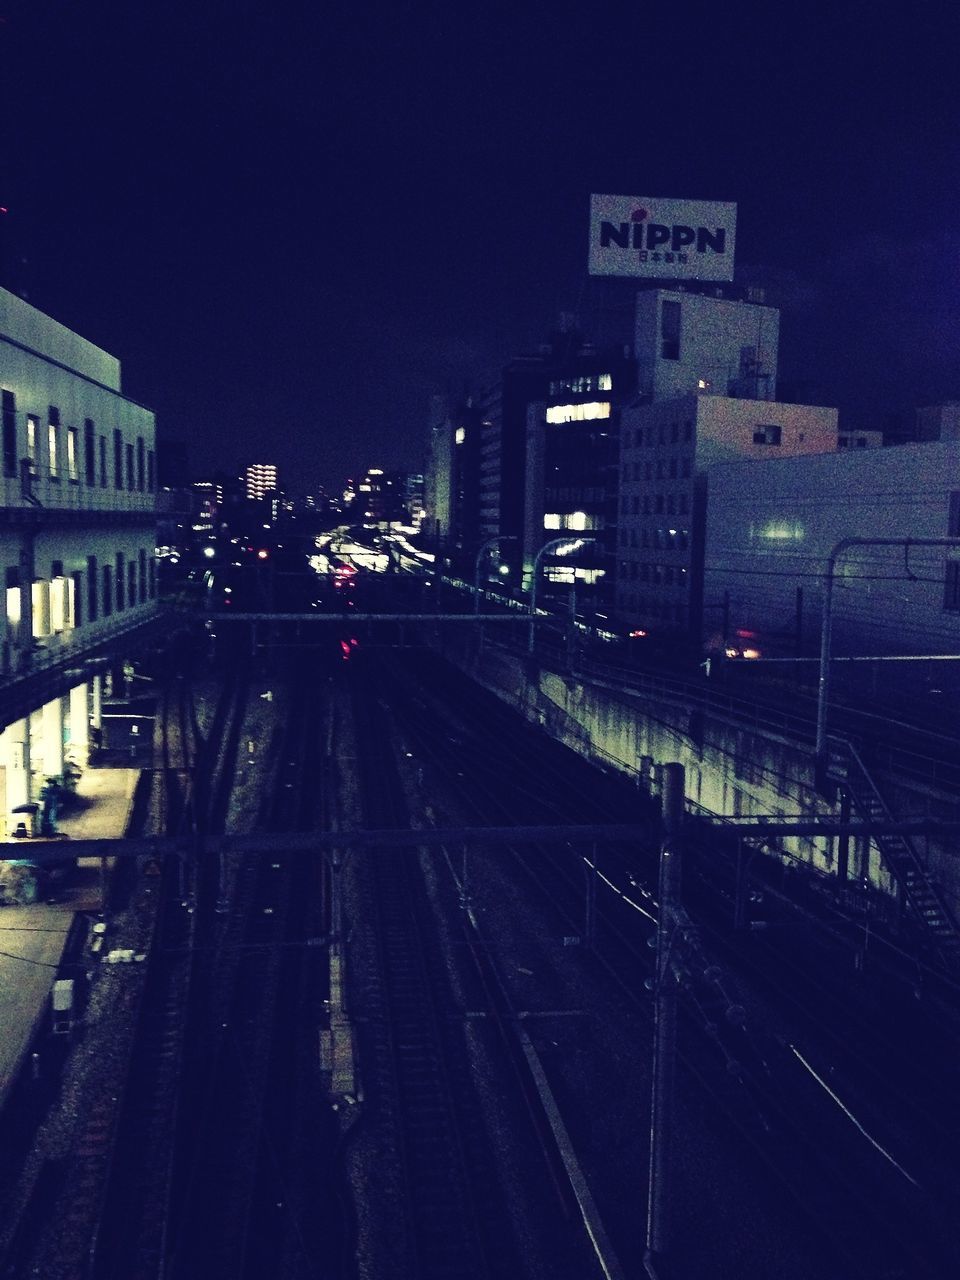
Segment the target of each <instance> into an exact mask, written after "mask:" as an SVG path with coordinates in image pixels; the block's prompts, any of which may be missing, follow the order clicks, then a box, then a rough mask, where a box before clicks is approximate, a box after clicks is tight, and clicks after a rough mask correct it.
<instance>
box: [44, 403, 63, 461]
mask: <svg viewBox="0 0 960 1280" xmlns="http://www.w3.org/2000/svg"><path fill="white" fill-rule="evenodd" d="M59 455H60V410H59V409H58V408H57V406H56V405H55V404H52V405H51V406H50V409H49V416H48V418H47V469H48V471H49V473H50V479H51V480H57V479H58V478H59V476H60V456H59Z"/></svg>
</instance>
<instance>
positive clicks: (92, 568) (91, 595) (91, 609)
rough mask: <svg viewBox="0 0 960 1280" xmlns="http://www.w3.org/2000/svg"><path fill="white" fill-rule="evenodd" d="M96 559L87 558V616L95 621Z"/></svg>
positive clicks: (94, 557)
mask: <svg viewBox="0 0 960 1280" xmlns="http://www.w3.org/2000/svg"><path fill="white" fill-rule="evenodd" d="M97 604H98V601H97V557H96V556H87V616H88V617H89V619H90V621H91V622H96V620H97Z"/></svg>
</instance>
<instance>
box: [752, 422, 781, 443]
mask: <svg viewBox="0 0 960 1280" xmlns="http://www.w3.org/2000/svg"><path fill="white" fill-rule="evenodd" d="M782 435H783V429H782V428H781V427H779V426H777V424H776V423H769V422H768V423H763V422H759V423H757V426H756V428H755V429H754V432H753V443H754V444H779V443H780V438H781V436H782Z"/></svg>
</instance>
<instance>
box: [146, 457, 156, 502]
mask: <svg viewBox="0 0 960 1280" xmlns="http://www.w3.org/2000/svg"><path fill="white" fill-rule="evenodd" d="M155 489H156V481H155V479H154V475H153V450H152V449H148V450H147V492H148V493H153V492H154V490H155Z"/></svg>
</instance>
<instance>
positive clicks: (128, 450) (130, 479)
mask: <svg viewBox="0 0 960 1280" xmlns="http://www.w3.org/2000/svg"><path fill="white" fill-rule="evenodd" d="M124 453H125V456H126V460H127V490H128V491H129V492H130V493H132V492H133V485H134V475H133V445H132V444H128V445H126V446H125V449H124Z"/></svg>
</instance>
